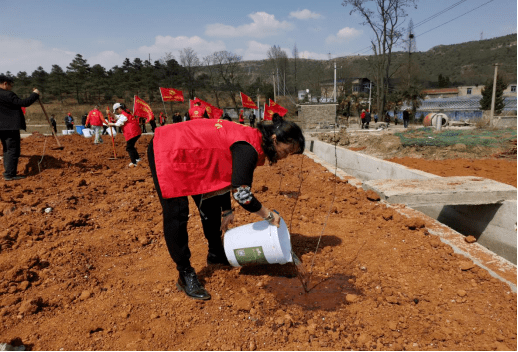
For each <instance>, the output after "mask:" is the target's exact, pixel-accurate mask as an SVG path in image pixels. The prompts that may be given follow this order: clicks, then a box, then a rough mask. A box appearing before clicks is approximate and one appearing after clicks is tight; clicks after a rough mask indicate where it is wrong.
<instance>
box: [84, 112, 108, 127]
mask: <svg viewBox="0 0 518 352" xmlns="http://www.w3.org/2000/svg"><path fill="white" fill-rule="evenodd" d="M103 122H105V120H104V117H103V114H101V112H100V111H99V110H97V109H93V110H92V111H90V112H89V113H88V117H87V118H86V125H88V124H90V125H92V126H102V125H103Z"/></svg>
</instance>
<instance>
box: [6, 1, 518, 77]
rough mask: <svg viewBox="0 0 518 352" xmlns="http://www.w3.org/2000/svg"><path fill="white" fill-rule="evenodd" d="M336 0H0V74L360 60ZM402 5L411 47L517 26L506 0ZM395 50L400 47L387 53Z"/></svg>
mask: <svg viewBox="0 0 518 352" xmlns="http://www.w3.org/2000/svg"><path fill="white" fill-rule="evenodd" d="M342 3H343V0H321V1H314V0H312V1H306V0H297V1H295V0H276V1H273V0H261V1H247V0H220V1H210V2H209V1H206V0H203V1H199V0H182V1H178V0H170V1H165V0H163V1H157V0H146V1H136V0H125V1H111V0H102V1H98V0H82V1H77V0H66V1H62V0H46V1H45V0H15V1H8V0H0V5H1V11H0V72H1V73H6V72H10V73H11V74H17V73H18V72H20V71H25V72H27V74H31V73H32V72H33V71H34V70H36V69H37V68H38V67H39V66H42V67H43V68H44V69H45V70H46V71H47V72H50V70H51V68H52V65H59V66H60V67H61V68H62V69H63V70H66V67H67V66H68V65H69V64H70V62H71V61H72V60H73V59H74V57H75V56H76V54H81V55H82V56H83V58H85V59H86V60H87V62H88V63H89V64H90V65H91V66H93V65H95V64H100V65H102V66H103V67H104V68H106V69H110V68H112V67H114V66H115V65H119V66H120V65H121V64H122V62H123V61H124V59H125V58H129V59H130V60H131V61H133V59H135V58H137V57H139V58H141V59H142V60H147V59H149V58H151V61H152V62H154V61H155V60H159V59H161V58H163V57H165V56H166V53H170V54H172V55H173V56H174V58H175V59H176V60H177V61H179V62H180V51H181V50H182V49H185V48H192V49H193V50H194V52H195V53H196V54H197V55H198V57H199V58H200V60H201V59H203V58H204V57H206V56H208V55H210V54H212V53H214V52H216V51H222V50H226V51H229V52H232V53H234V54H238V55H240V56H242V59H243V60H263V59H265V58H267V52H268V50H269V49H270V48H271V47H272V46H273V45H276V46H279V47H280V48H282V49H283V50H285V51H286V53H287V54H288V57H293V48H294V47H295V46H296V47H297V50H298V53H299V57H303V58H309V59H319V60H327V59H330V58H331V59H332V58H335V57H341V56H347V55H358V54H361V55H369V54H371V52H370V51H369V45H370V44H369V43H370V41H371V40H372V39H373V38H374V34H373V32H372V30H371V29H370V27H368V26H366V25H363V24H362V23H363V19H362V18H361V17H360V16H359V15H358V14H356V13H352V14H350V12H351V10H352V7H350V6H343V5H342ZM416 4H417V8H414V7H410V8H406V12H407V15H408V16H407V17H405V18H404V19H402V22H401V23H402V24H401V26H402V27H401V28H403V29H404V30H405V31H406V30H407V28H408V23H409V21H410V20H412V22H413V23H414V32H415V37H416V47H417V50H418V51H427V50H429V49H431V48H432V47H434V46H437V45H448V44H457V43H463V42H468V41H474V40H480V39H481V38H483V39H489V38H494V37H499V36H503V35H507V34H511V33H516V29H517V2H516V0H418V1H416ZM397 50H402V47H398V48H396V51H397Z"/></svg>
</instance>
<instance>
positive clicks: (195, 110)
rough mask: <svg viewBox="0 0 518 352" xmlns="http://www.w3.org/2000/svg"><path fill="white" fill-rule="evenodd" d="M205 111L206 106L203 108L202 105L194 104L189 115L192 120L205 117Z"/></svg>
mask: <svg viewBox="0 0 518 352" xmlns="http://www.w3.org/2000/svg"><path fill="white" fill-rule="evenodd" d="M204 113H205V108H202V107H201V106H193V107H192V108H191V109H189V117H190V118H191V120H196V119H203V118H204V116H203V114H204Z"/></svg>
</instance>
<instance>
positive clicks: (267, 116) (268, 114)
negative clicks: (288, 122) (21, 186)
mask: <svg viewBox="0 0 518 352" xmlns="http://www.w3.org/2000/svg"><path fill="white" fill-rule="evenodd" d="M273 114H275V111H273V110H272V108H271V107H270V106H268V104H266V103H264V120H265V121H272V119H273Z"/></svg>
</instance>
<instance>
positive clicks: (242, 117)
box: [239, 110, 245, 125]
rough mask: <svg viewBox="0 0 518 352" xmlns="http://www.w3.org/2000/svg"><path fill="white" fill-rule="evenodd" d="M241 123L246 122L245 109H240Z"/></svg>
mask: <svg viewBox="0 0 518 352" xmlns="http://www.w3.org/2000/svg"><path fill="white" fill-rule="evenodd" d="M239 123H240V124H242V125H244V124H245V114H244V112H243V110H240V111H239Z"/></svg>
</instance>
